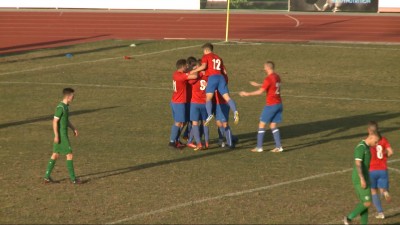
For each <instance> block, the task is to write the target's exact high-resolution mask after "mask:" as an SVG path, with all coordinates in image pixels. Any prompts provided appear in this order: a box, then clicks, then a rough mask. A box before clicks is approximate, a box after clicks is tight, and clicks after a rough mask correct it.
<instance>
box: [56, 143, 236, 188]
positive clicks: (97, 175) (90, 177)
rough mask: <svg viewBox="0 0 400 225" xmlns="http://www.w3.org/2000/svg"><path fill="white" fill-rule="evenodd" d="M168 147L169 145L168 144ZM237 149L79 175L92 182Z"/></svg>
mask: <svg viewBox="0 0 400 225" xmlns="http://www.w3.org/2000/svg"><path fill="white" fill-rule="evenodd" d="M166 148H167V146H166ZM172 151H180V150H175V149H173V150H172ZM183 151H190V150H189V149H188V148H185V149H183ZM232 151H235V150H234V149H225V150H215V151H212V150H210V149H209V150H208V151H207V152H199V154H196V155H191V156H186V157H182V158H177V159H169V160H161V161H157V162H149V163H144V164H140V165H136V166H129V167H125V168H120V169H115V170H108V171H102V172H95V173H89V174H84V175H81V176H79V178H82V180H84V181H85V182H90V181H92V180H98V179H102V178H106V177H112V176H118V175H122V174H126V173H131V172H134V171H139V170H144V169H149V168H153V167H158V166H165V165H169V164H173V163H179V162H187V161H192V160H196V159H202V158H206V157H211V156H216V155H221V154H225V153H229V152H232ZM63 180H66V179H62V180H60V181H63Z"/></svg>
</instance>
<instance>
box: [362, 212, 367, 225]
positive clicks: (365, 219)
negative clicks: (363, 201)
mask: <svg viewBox="0 0 400 225" xmlns="http://www.w3.org/2000/svg"><path fill="white" fill-rule="evenodd" d="M361 224H368V208H367V209H366V210H364V212H362V213H361Z"/></svg>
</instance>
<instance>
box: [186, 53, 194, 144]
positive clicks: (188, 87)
mask: <svg viewBox="0 0 400 225" xmlns="http://www.w3.org/2000/svg"><path fill="white" fill-rule="evenodd" d="M186 62H187V65H188V67H187V69H186V71H185V73H188V72H190V71H192V70H193V68H195V67H196V65H197V59H196V58H195V57H193V56H189V57H188V58H187V59H186ZM191 100H192V85H186V119H187V121H186V122H187V123H186V129H185V131H184V132H183V139H185V140H188V143H189V136H190V132H191V129H192V123H191V121H190V101H191Z"/></svg>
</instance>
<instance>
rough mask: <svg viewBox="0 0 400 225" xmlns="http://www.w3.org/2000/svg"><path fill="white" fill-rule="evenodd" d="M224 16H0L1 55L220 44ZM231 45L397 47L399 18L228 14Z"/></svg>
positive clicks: (48, 14) (66, 13)
mask: <svg viewBox="0 0 400 225" xmlns="http://www.w3.org/2000/svg"><path fill="white" fill-rule="evenodd" d="M225 19H226V18H225V15H224V14H223V13H202V12H190V13H188V12H186V13H185V12H184V13H143V12H140V13H119V12H118V13H114V12H63V11H60V12H54V11H53V12H0V54H5V53H12V52H19V51H26V50H32V49H39V48H48V47H55V46H61V45H70V44H75V43H81V42H88V41H96V40H104V39H111V38H114V39H131V40H133V39H165V38H185V39H211V40H224V39H225ZM230 22H231V25H230V32H229V37H230V40H243V41H245V40H247V41H251V40H257V41H280V42H282V41H283V42H307V41H344V42H391V43H400V16H397V15H393V16H388V15H384V16H383V15H375V14H374V15H360V14H358V15H349V14H347V15H346V14H336V15H335V14H326V15H321V14H268V13H263V14H231V20H230Z"/></svg>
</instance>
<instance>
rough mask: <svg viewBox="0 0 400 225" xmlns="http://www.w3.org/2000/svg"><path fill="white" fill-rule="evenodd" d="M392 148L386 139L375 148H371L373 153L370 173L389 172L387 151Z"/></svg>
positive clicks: (380, 141) (383, 138)
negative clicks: (376, 171)
mask: <svg viewBox="0 0 400 225" xmlns="http://www.w3.org/2000/svg"><path fill="white" fill-rule="evenodd" d="M388 148H390V144H389V142H388V140H387V139H386V138H385V137H382V138H381V140H379V142H378V144H377V145H376V146H374V147H370V151H371V164H370V166H369V171H374V170H387V150H386V149H388Z"/></svg>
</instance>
